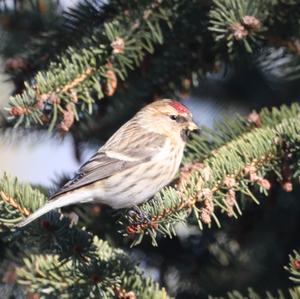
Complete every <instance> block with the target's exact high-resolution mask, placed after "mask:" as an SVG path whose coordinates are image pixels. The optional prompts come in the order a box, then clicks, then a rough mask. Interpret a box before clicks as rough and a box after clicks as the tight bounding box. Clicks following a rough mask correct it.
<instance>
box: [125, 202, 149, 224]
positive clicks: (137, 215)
mask: <svg viewBox="0 0 300 299" xmlns="http://www.w3.org/2000/svg"><path fill="white" fill-rule="evenodd" d="M128 214H129V216H130V217H132V218H134V219H135V221H136V223H135V224H144V223H146V224H150V223H151V218H150V217H149V215H148V214H146V213H145V212H143V211H141V209H140V208H139V207H138V206H133V207H132V210H130V211H129V212H128Z"/></svg>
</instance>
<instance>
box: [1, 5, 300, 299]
mask: <svg viewBox="0 0 300 299" xmlns="http://www.w3.org/2000/svg"><path fill="white" fill-rule="evenodd" d="M92 2H93V1H92ZM200 2H201V1H200ZM203 2H209V1H203ZM94 3H96V4H94V5H95V7H97V9H98V10H99V11H101V9H102V8H103V7H106V5H107V3H109V1H104V2H101V1H94ZM77 5H78V1H71V0H69V1H68V0H64V1H61V0H56V1H54V0H53V1H50V0H49V1H47V0H12V1H5V0H1V1H0V51H1V52H0V53H1V56H0V105H1V108H4V107H5V106H6V105H7V103H8V100H9V96H10V95H11V94H14V93H17V92H19V91H21V90H22V88H23V87H24V85H23V84H24V81H25V80H29V81H30V80H31V79H32V77H33V75H34V74H35V72H36V71H38V70H43V69H45V67H46V66H47V64H48V62H49V61H50V60H51V59H55V57H56V56H57V55H59V53H61V52H62V51H63V50H64V49H65V48H66V47H67V46H68V45H72V44H76V42H77V41H78V40H79V39H80V36H81V35H82V32H81V31H80V30H82V27H81V25H82V24H83V23H80V20H79V17H78V15H77V17H78V20H79V21H78V23H76V22H75V21H74V20H75V18H74V15H75V12H74V11H73V10H72V9H73V8H74V7H77ZM201 5H202V4H201ZM203 5H204V4H203ZM83 7H84V4H83ZM76 9H77V11H78V7H77V8H76ZM201 9H202V8H201V7H199V11H198V12H197V11H196V12H193V14H190V12H187V13H186V15H184V16H183V17H185V18H186V22H194V20H195V18H196V19H197V18H198V17H199V16H200V17H201V16H202V10H201ZM79 11H80V9H79ZM107 11H108V12H107V13H108V14H109V10H107ZM82 12H84V9H83V8H82ZM101 14H102V15H101V16H103V18H105V15H103V11H101ZM99 15H100V13H99ZM81 21H82V20H81ZM296 21H298V24H299V20H296ZM99 22H101V21H99ZM204 23H205V22H204ZM74 24H75V25H74ZM71 25H72V26H71ZM206 25H207V24H206ZM76 26H77V27H76ZM178 26H179V25H178ZM199 26H200V25H199ZM299 26H300V24H299ZM75 27H76V28H77V29H78V34H77V35H76V34H73V31H72V30H75V29H74V28H75ZM197 30H198V29H195V32H198V31H197ZM183 31H184V30H183ZM175 32H176V25H175ZM179 34H182V36H181V35H177V36H176V35H171V36H168V37H167V38H168V39H169V41H170V43H173V45H174V44H177V43H178V52H176V49H175V50H174V52H175V53H176V54H178V56H177V57H175V58H172V63H168V64H166V65H165V66H164V65H161V64H160V65H159V67H160V69H159V73H158V66H157V65H158V64H159V63H160V60H161V59H162V57H163V53H164V51H165V49H164V47H163V46H159V47H158V49H157V52H155V53H156V54H155V55H154V57H152V58H151V59H153V61H145V63H144V65H142V68H143V69H142V71H141V73H142V76H141V73H139V71H136V72H132V74H131V75H130V77H129V80H128V82H129V83H128V85H129V87H126V88H125V90H124V89H123V90H122V91H121V92H117V94H116V96H114V97H112V98H110V99H106V98H105V99H103V100H102V101H101V102H99V103H97V105H98V106H97V107H98V110H97V109H96V112H95V114H94V115H93V117H92V118H91V119H87V120H86V122H85V123H84V124H82V123H81V124H76V125H75V126H74V128H73V129H72V130H71V131H70V133H68V134H66V135H64V136H61V135H60V134H57V133H51V134H50V133H48V132H47V131H45V130H43V129H40V128H38V129H37V130H35V131H34V132H33V131H32V130H30V131H27V130H25V129H20V130H18V131H13V130H12V128H11V126H10V124H9V123H7V122H6V120H5V118H4V117H2V120H1V121H2V123H3V127H4V129H3V131H2V133H1V137H0V172H1V173H3V172H9V173H11V174H12V175H14V176H17V177H18V178H19V179H20V180H21V181H23V182H28V183H31V184H34V185H41V186H43V187H45V188H48V189H49V190H53V189H55V188H56V187H57V185H59V184H60V183H61V182H62V181H63V178H64V177H65V176H66V177H68V176H72V175H73V174H74V172H75V171H76V170H77V169H78V167H79V166H80V164H82V163H83V162H84V161H85V160H86V159H87V158H88V157H89V156H90V155H91V154H92V153H93V152H94V151H95V150H96V149H97V148H98V147H99V146H100V145H101V144H103V142H105V140H106V139H107V138H108V137H109V136H110V135H111V134H112V132H114V131H115V130H116V129H117V128H118V127H119V126H120V124H122V123H123V122H125V121H126V120H128V119H129V118H130V117H131V116H132V115H133V114H134V113H135V112H136V111H137V110H138V109H139V108H140V107H141V106H143V105H144V104H145V103H147V102H149V101H150V100H152V99H153V98H155V97H157V96H164V97H170V96H171V97H176V98H178V99H180V100H181V101H182V102H184V103H185V104H186V105H187V106H188V107H189V108H190V109H191V111H192V112H193V115H194V118H195V120H196V122H198V123H199V124H200V125H204V126H208V127H211V128H213V126H214V123H215V122H217V121H219V120H222V119H224V118H226V117H234V115H236V113H239V114H241V115H245V116H247V115H248V114H249V113H251V112H252V111H253V110H257V111H258V110H259V109H260V108H262V107H266V106H267V107H271V106H279V105H281V104H289V103H292V102H297V101H298V102H299V99H300V70H299V68H300V63H299V62H300V60H299V54H300V50H299V49H298V51H299V52H298V53H297V54H296V55H295V53H292V52H291V51H288V50H287V49H286V48H284V47H280V46H278V47H273V46H267V47H265V48H264V49H263V50H261V49H259V50H258V51H255V52H253V53H251V55H247V56H244V55H243V54H241V53H239V54H236V57H235V59H232V60H229V59H228V60H226V59H223V58H220V57H217V55H216V50H215V49H214V48H213V46H212V45H211V38H209V37H208V38H207V39H205V38H204V39H202V40H201V41H200V42H199V44H201V47H200V46H199V44H197V42H195V43H196V44H195V45H194V44H193V40H191V39H193V38H194V37H195V35H193V34H190V37H188V36H185V37H183V35H186V34H184V33H182V32H179ZM189 39H190V40H189ZM180 42H183V43H187V42H191V45H190V47H187V48H184V49H180V45H179V44H180ZM197 47H198V48H197ZM175 48H176V47H175ZM299 48H300V46H299ZM191 49H192V50H191ZM197 53H198V54H199V56H201V58H199V57H198V56H197ZM195 55H196V56H195ZM195 57H196V58H195ZM216 57H217V58H216ZM198 59H199V60H201V71H200V70H199V69H200V67H199V68H198V69H197V71H196V72H194V73H193V75H192V76H189V75H187V74H186V73H185V72H183V71H182V69H183V68H185V69H189V67H190V65H192V64H194V63H195V61H196V63H199V60H198ZM149 60H150V58H149ZM156 60H157V61H158V62H156ZM179 62H180V63H181V64H183V66H182V65H181V64H180V65H179V66H178V63H179ZM185 62H186V65H185ZM204 62H205V63H207V64H208V65H210V66H209V67H207V68H206V69H205V70H203V69H204V67H203V64H204ZM199 65H200V63H199ZM149 69H151V70H149ZM153 69H154V71H152V70H153ZM167 72H169V73H171V72H172V73H173V75H172V76H176V72H178V77H176V79H174V78H171V79H172V80H170V77H168V78H167V79H166V80H165V78H164V75H163V74H164V73H167ZM187 73H189V72H187ZM157 74H158V75H157ZM140 78H141V79H140ZM173 79H174V80H173ZM146 80H148V82H147V84H148V85H145V83H144V82H145V81H146ZM167 80H169V81H172V82H171V83H172V84H173V85H172V84H169V85H166V84H167V83H166V81H167ZM149 81H150V83H149ZM143 84H144V85H143ZM150 84H151V86H150V87H149V85H150ZM174 84H175V85H174ZM174 86H175V87H174ZM127 94H128V96H127ZM120 99H122V102H120ZM103 113H105V117H103ZM273 184H274V188H273V191H272V192H271V194H270V196H269V198H268V199H267V200H264V201H262V202H261V205H260V206H256V205H255V204H248V205H247V209H245V211H244V215H243V216H242V217H241V218H240V219H239V220H238V221H237V220H234V219H225V218H224V219H222V223H223V225H222V228H221V229H218V228H216V227H213V228H212V229H205V230H204V231H202V232H200V231H199V230H198V229H197V228H196V227H195V226H194V225H193V224H191V225H189V226H182V227H178V237H177V238H174V239H172V240H169V239H162V240H160V241H159V247H158V248H154V247H152V246H151V244H150V243H147V242H144V243H143V244H142V245H141V246H139V247H138V248H136V249H134V250H132V251H131V253H132V255H133V256H134V257H135V258H137V259H138V260H140V261H141V264H142V266H143V267H144V268H145V269H146V270H147V273H152V275H153V277H154V278H155V279H156V280H157V281H159V282H160V283H161V284H162V285H164V286H166V287H167V289H168V291H169V292H170V294H172V295H174V296H176V298H185V299H186V298H207V296H208V294H211V295H216V296H219V295H224V294H225V293H226V292H227V291H230V290H232V289H237V290H240V291H244V290H246V289H247V287H249V286H252V287H254V288H256V289H257V290H258V291H260V292H263V291H264V290H271V291H272V290H273V291H275V290H277V289H278V288H286V287H288V286H289V285H290V282H289V280H288V277H287V273H286V271H285V270H284V269H283V266H284V265H286V264H287V263H288V254H289V253H290V252H291V250H292V249H294V248H296V247H297V246H299V238H297V237H298V235H299V229H300V217H299V212H300V201H299V196H298V195H299V190H296V191H295V192H293V193H289V194H286V193H283V192H282V191H281V190H280V188H278V186H276V183H275V182H273ZM80 209H81V210H79V214H80V213H82V215H89V213H90V214H91V215H93V217H92V220H91V219H90V220H86V219H85V218H83V219H85V220H83V221H87V222H86V224H87V225H88V228H89V229H90V230H92V231H93V232H97V233H98V234H99V235H100V236H101V237H105V238H106V239H109V240H110V242H111V243H112V244H115V245H116V246H123V247H124V248H125V249H128V244H126V243H125V241H123V240H122V238H121V236H120V235H118V234H117V232H114V231H113V230H112V229H111V227H112V226H113V225H114V223H113V221H114V220H113V219H111V217H110V216H109V215H108V214H107V213H106V211H105V209H104V210H102V209H101V210H100V211H98V210H95V209H94V208H80ZM99 213H100V214H99ZM80 215H81V214H80Z"/></svg>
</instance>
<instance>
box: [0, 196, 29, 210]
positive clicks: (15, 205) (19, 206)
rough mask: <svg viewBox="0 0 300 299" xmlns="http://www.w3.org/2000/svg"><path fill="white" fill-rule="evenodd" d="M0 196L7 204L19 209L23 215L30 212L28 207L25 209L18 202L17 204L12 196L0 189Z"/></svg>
mask: <svg viewBox="0 0 300 299" xmlns="http://www.w3.org/2000/svg"><path fill="white" fill-rule="evenodd" d="M0 196H1V197H2V199H3V200H4V201H5V202H6V203H8V204H9V205H11V206H12V207H14V208H15V209H17V210H18V211H20V212H21V213H22V214H23V215H25V216H29V215H30V214H31V213H30V211H29V210H28V209H26V208H25V207H21V205H20V204H18V203H17V202H16V201H15V199H14V198H12V197H10V196H9V195H7V194H5V193H4V192H3V191H0Z"/></svg>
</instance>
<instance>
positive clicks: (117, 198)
mask: <svg viewBox="0 0 300 299" xmlns="http://www.w3.org/2000/svg"><path fill="white" fill-rule="evenodd" d="M182 155H183V147H178V146H176V145H174V144H172V143H171V142H166V144H165V145H164V147H163V148H162V149H161V150H160V151H159V152H158V153H157V154H156V155H155V156H154V157H153V159H151V160H150V161H147V162H144V163H141V164H138V165H136V166H134V167H132V168H129V169H126V170H124V171H121V172H120V173H118V174H115V175H113V176H111V177H109V178H107V179H106V180H105V188H104V190H105V194H104V196H103V197H102V201H103V200H106V201H107V204H109V205H110V206H112V207H113V208H115V209H119V208H125V207H130V206H134V205H137V204H139V203H142V202H144V201H146V200H147V199H149V198H150V197H152V196H153V195H154V194H155V193H156V192H157V191H159V190H160V189H161V188H162V187H164V186H166V185H167V184H169V183H170V181H171V180H172V179H173V178H174V176H175V174H176V172H177V170H178V168H179V165H180V162H181V159H182ZM104 203H105V202H104Z"/></svg>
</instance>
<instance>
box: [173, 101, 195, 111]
mask: <svg viewBox="0 0 300 299" xmlns="http://www.w3.org/2000/svg"><path fill="white" fill-rule="evenodd" d="M170 105H171V106H172V107H173V108H175V109H176V110H177V111H178V112H180V113H191V112H190V110H189V109H188V108H187V107H186V106H184V105H183V104H181V103H179V102H178V101H175V100H173V101H171V103H170Z"/></svg>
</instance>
